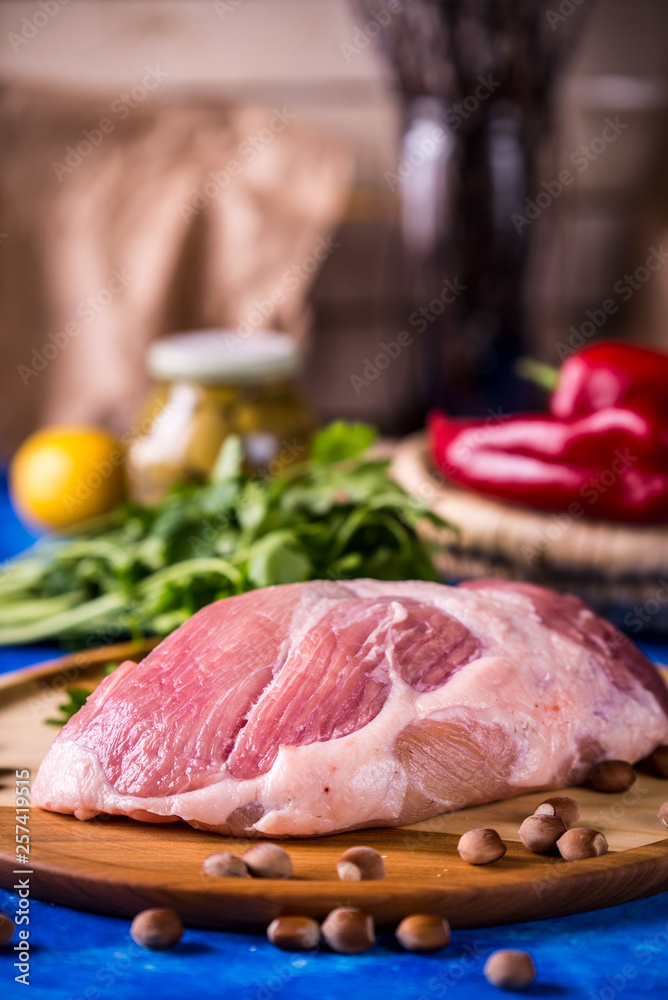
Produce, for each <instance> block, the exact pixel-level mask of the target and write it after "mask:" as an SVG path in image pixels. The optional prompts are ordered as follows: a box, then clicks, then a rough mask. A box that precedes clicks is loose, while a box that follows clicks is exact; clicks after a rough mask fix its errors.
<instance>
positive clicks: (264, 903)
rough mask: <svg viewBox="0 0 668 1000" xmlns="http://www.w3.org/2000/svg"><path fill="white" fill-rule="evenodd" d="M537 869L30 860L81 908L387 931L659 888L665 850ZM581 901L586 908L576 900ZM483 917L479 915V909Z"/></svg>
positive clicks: (220, 922) (2, 881) (666, 877)
mask: <svg viewBox="0 0 668 1000" xmlns="http://www.w3.org/2000/svg"><path fill="white" fill-rule="evenodd" d="M566 866H568V870H564V871H563V872H562V864H561V863H558V864H557V865H555V866H554V869H553V868H552V866H546V875H545V876H544V877H541V878H537V879H535V880H532V881H529V882H518V881H512V880H511V879H510V878H509V877H508V875H507V873H506V877H505V878H504V877H500V878H499V880H498V882H497V884H492V885H489V884H487V885H485V886H484V887H483V886H482V885H481V887H480V890H476V889H475V888H472V887H470V886H467V887H463V886H452V887H448V886H447V884H444V886H443V887H439V888H435V887H434V886H433V885H432V884H428V883H426V882H425V881H423V880H417V881H415V882H413V881H408V880H406V879H385V880H383V881H382V882H365V883H352V884H351V883H341V882H338V881H335V880H332V881H323V880H312V881H311V880H300V881H297V880H294V881H292V880H266V881H265V880H263V881H262V883H261V884H258V881H256V880H254V881H253V882H250V883H246V882H245V881H244V880H225V883H226V884H221V883H222V880H221V883H211V884H210V885H204V884H203V885H202V886H201V887H196V888H193V886H192V884H188V883H187V881H186V880H184V879H181V880H180V879H178V878H172V879H170V880H167V881H165V880H163V879H162V878H158V877H157V875H156V874H155V873H153V874H154V878H153V879H151V878H147V877H145V876H142V873H141V872H139V873H137V872H133V873H132V875H131V877H129V878H128V879H127V881H125V882H118V881H117V880H116V879H114V878H113V876H112V875H111V874H110V875H106V876H105V875H104V874H101V873H79V874H77V875H74V874H73V873H72V871H71V870H70V869H68V868H64V867H63V868H61V867H59V866H57V865H55V866H46V865H45V866H42V865H40V863H39V862H33V863H32V865H31V868H30V870H31V871H32V874H31V876H30V881H31V890H32V892H33V895H34V896H35V898H37V899H42V900H44V901H45V902H49V903H56V904H59V905H63V906H69V907H73V908H74V909H81V910H84V911H93V912H97V913H104V914H107V915H111V916H116V917H121V918H126V919H132V918H133V917H134V916H135V915H136V914H137V913H138V912H139V911H140V910H142V909H145V908H147V907H151V906H168V907H172V908H174V909H175V910H177V912H178V913H179V914H180V916H181V918H182V919H183V921H184V923H186V924H187V925H188V926H194V927H213V928H217V929H220V930H238V931H248V930H263V929H265V928H266V927H267V925H268V924H269V923H270V922H271V921H272V920H273V919H274V918H275V917H277V916H281V915H284V914H299V915H304V916H311V917H314V918H316V919H323V918H324V917H325V916H326V914H327V913H328V912H329V911H330V910H332V909H334V908H335V907H337V906H359V907H360V908H362V909H364V910H366V911H367V912H369V913H370V914H371V915H372V916H373V917H374V920H375V921H376V924H377V925H378V926H379V927H381V928H383V927H385V928H391V927H394V926H396V924H397V923H398V922H399V921H400V920H401V919H402V918H403V917H404V916H406V915H407V914H408V913H415V912H427V913H438V914H439V915H441V916H444V917H446V918H447V919H448V920H449V922H450V924H451V925H452V926H453V927H454V928H471V927H485V926H495V925H500V924H507V923H523V922H527V921H532V920H540V919H546V918H550V919H551V918H553V917H561V916H569V915H572V914H574V913H579V912H583V911H584V910H597V909H603V908H605V907H608V906H615V905H618V904H620V903H626V902H631V901H633V900H637V899H641V898H645V897H647V896H651V895H656V894H658V893H660V892H663V891H666V890H668V849H667V848H666V846H665V845H663V846H661V847H660V846H659V845H649V846H648V847H644V848H637V849H635V850H633V851H625V852H621V853H619V854H616V855H606V856H604V857H602V858H593V859H590V860H589V861H577V862H564V863H563V868H564V869H566ZM15 867H16V865H15V861H14V859H13V858H7V857H6V856H3V857H0V885H2V887H3V888H6V889H8V890H10V891H11V889H12V887H13V886H14V883H15V881H16V879H17V878H19V877H21V876H20V874H19V875H17V874H15V871H14V869H15ZM583 901H584V902H585V903H586V905H583ZM481 907H482V908H483V910H484V915H483V916H482V917H481V914H480V908H481Z"/></svg>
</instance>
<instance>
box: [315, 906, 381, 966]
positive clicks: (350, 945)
mask: <svg viewBox="0 0 668 1000" xmlns="http://www.w3.org/2000/svg"><path fill="white" fill-rule="evenodd" d="M320 930H321V932H322V936H323V938H324V939H325V941H326V942H327V944H328V945H329V947H330V948H331V949H332V950H333V951H340V952H342V953H343V954H344V955H356V954H357V953H358V952H360V951H366V950H367V949H368V948H370V947H371V946H372V945H373V944H375V941H376V936H375V933H374V927H373V918H372V917H371V916H370V914H368V913H365V912H364V911H363V910H358V909H356V908H355V907H353V906H340V907H339V908H338V909H336V910H332V911H331V913H328V914H327V917H326V918H325V921H324V923H323V925H322V927H321V928H320Z"/></svg>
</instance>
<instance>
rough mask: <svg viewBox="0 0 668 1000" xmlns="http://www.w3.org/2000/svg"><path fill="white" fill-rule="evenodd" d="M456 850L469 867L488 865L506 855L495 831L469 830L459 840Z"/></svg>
mask: <svg viewBox="0 0 668 1000" xmlns="http://www.w3.org/2000/svg"><path fill="white" fill-rule="evenodd" d="M457 850H458V851H459V854H460V856H461V858H462V859H463V860H464V861H468V863H469V864H470V865H488V864H490V863H491V862H492V861H498V860H499V858H502V857H503V855H504V854H505V853H506V845H505V844H504V843H503V841H502V840H501V838H500V837H499V835H498V833H497V832H496V830H469V831H468V833H465V834H463V836H461V837H460V838H459V843H458V844H457Z"/></svg>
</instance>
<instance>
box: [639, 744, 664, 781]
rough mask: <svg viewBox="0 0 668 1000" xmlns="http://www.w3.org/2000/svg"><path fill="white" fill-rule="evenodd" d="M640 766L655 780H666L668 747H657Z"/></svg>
mask: <svg viewBox="0 0 668 1000" xmlns="http://www.w3.org/2000/svg"><path fill="white" fill-rule="evenodd" d="M642 766H643V768H644V769H645V770H646V771H649V773H650V774H653V775H654V776H655V777H656V778H668V747H666V746H661V747H657V748H656V750H655V751H654V753H651V754H650V755H649V757H646V758H645V760H644V761H643V762H642Z"/></svg>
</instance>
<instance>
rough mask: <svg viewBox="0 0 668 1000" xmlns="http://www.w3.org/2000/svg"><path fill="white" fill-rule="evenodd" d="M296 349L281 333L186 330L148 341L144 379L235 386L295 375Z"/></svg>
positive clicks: (298, 364) (299, 359)
mask: <svg viewBox="0 0 668 1000" xmlns="http://www.w3.org/2000/svg"><path fill="white" fill-rule="evenodd" d="M301 359H302V354H301V349H300V347H299V345H298V344H297V343H295V341H294V340H293V339H292V337H290V336H288V334H286V333H277V332H275V331H272V330H258V331H257V332H256V333H253V334H251V335H250V336H249V335H248V334H246V333H245V332H243V331H240V330H234V329H230V330H225V329H221V330H190V331H188V332H184V333H177V334H173V335H171V336H169V337H162V338H161V339H160V340H156V341H154V343H152V344H151V345H150V346H149V348H148V352H147V355H146V365H147V368H148V371H149V374H150V375H151V376H152V377H153V378H155V379H159V380H163V381H168V382H175V381H193V382H204V383H207V384H208V385H241V384H248V383H252V382H268V381H273V380H275V379H281V378H289V377H290V376H292V375H295V374H296V373H297V372H298V371H299V368H300V365H301Z"/></svg>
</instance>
